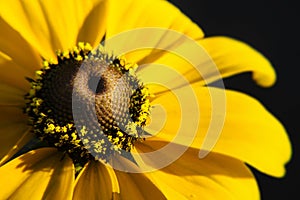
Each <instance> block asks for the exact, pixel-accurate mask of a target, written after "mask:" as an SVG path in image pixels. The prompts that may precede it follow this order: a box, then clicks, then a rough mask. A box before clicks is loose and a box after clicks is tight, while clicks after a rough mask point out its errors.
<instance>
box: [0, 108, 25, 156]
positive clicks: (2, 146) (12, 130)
mask: <svg viewBox="0 0 300 200" xmlns="http://www.w3.org/2000/svg"><path fill="white" fill-rule="evenodd" d="M28 129H29V127H28V126H27V119H26V117H25V116H24V115H23V113H22V109H21V108H17V107H3V106H0V160H1V159H2V157H3V156H5V155H6V154H7V153H8V152H9V151H10V150H11V149H12V148H13V147H14V146H15V145H16V144H17V143H18V141H19V140H20V139H21V138H22V137H23V135H24V134H25V133H26V131H27V130H28Z"/></svg>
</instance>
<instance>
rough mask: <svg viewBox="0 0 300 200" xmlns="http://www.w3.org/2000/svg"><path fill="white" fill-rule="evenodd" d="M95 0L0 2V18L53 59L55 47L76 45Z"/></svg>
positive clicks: (95, 2)
mask: <svg viewBox="0 0 300 200" xmlns="http://www.w3.org/2000/svg"><path fill="white" fill-rule="evenodd" d="M98 2H99V1H97V0H96V1H75V2H74V1H72V0H66V1H34V2H30V3H26V2H24V1H15V0H13V1H10V2H6V3H4V2H3V3H0V7H1V17H2V18H3V19H4V20H5V22H7V23H8V24H9V25H10V26H11V27H12V28H13V29H14V30H16V31H17V32H19V33H20V35H21V36H22V37H23V38H24V39H25V40H26V41H28V43H30V44H31V45H32V46H33V47H34V48H35V49H37V51H38V52H39V53H40V54H41V55H42V56H43V57H44V58H46V59H50V58H52V59H55V58H56V56H55V51H56V50H57V49H61V50H68V49H69V48H72V47H73V46H74V45H75V44H76V41H77V37H78V34H79V30H80V28H82V26H83V27H86V25H83V24H84V20H85V19H86V18H87V16H88V15H89V14H90V12H91V11H92V10H93V8H94V6H95V5H97V3H98ZM99 14H102V13H99ZM90 19H94V18H93V17H92V18H90ZM88 24H90V23H88ZM95 25H96V26H97V24H95ZM97 27H98V26H97ZM101 28H102V29H103V28H104V27H101ZM96 29H98V28H96ZM93 30H94V29H93ZM91 31H92V30H91ZM89 36H90V35H89ZM87 39H89V38H87Z"/></svg>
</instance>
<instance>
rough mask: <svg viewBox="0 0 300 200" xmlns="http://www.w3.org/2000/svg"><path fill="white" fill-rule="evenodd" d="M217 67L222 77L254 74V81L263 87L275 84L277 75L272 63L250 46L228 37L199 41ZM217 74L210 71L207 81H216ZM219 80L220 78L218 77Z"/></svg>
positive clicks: (206, 76)
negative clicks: (246, 73)
mask: <svg viewBox="0 0 300 200" xmlns="http://www.w3.org/2000/svg"><path fill="white" fill-rule="evenodd" d="M198 42H199V44H200V45H201V46H202V47H203V48H204V49H205V50H206V51H207V52H208V54H209V55H210V56H211V58H212V59H213V61H214V62H215V64H216V65H217V67H218V69H219V71H220V73H221V74H222V77H229V76H232V75H235V74H239V73H242V72H253V79H254V80H255V81H256V83H257V84H259V85H260V86H263V87H269V86H271V85H273V84H274V82H275V80H276V74H275V71H274V69H273V67H272V66H271V63H270V62H269V61H268V60H267V59H266V58H265V57H264V56H263V55H262V54H260V53H259V52H258V51H256V50H255V49H253V48H252V47H250V46H249V45H247V44H245V43H243V42H240V41H238V40H234V39H231V38H228V37H211V38H205V39H203V40H199V41H198ZM214 75H215V73H211V74H210V72H209V71H208V72H207V74H206V75H205V78H206V79H207V80H210V81H212V80H214V79H215V78H214ZM216 78H219V77H216Z"/></svg>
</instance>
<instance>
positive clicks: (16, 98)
mask: <svg viewBox="0 0 300 200" xmlns="http://www.w3.org/2000/svg"><path fill="white" fill-rule="evenodd" d="M24 95H25V92H24V91H22V90H21V89H18V88H15V87H12V86H10V85H6V84H3V83H0V106H16V107H17V106H18V107H21V106H24V105H25V101H24Z"/></svg>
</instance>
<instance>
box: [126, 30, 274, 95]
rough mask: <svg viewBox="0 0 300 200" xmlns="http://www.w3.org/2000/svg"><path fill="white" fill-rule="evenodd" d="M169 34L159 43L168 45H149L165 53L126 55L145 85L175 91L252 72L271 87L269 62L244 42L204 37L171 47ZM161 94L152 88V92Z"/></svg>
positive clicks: (272, 76)
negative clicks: (136, 65)
mask: <svg viewBox="0 0 300 200" xmlns="http://www.w3.org/2000/svg"><path fill="white" fill-rule="evenodd" d="M151 35H153V34H151ZM170 35H171V34H169V36H168V37H166V36H165V35H164V37H162V39H161V41H160V42H166V41H165V38H169V40H167V41H169V42H170V43H169V46H167V45H166V44H165V45H164V46H162V45H160V44H158V45H156V46H152V47H153V48H156V47H160V49H163V50H165V51H163V50H159V49H156V50H151V51H150V50H148V49H141V50H139V49H138V50H135V51H133V52H130V53H128V54H127V55H126V57H127V58H128V60H129V61H130V60H133V61H137V63H138V64H139V65H141V66H140V67H139V68H138V70H139V71H138V75H139V76H140V78H141V79H142V80H143V81H144V82H146V83H147V82H150V83H156V84H160V85H163V86H165V87H167V88H171V89H174V88H176V87H181V86H183V85H186V84H188V83H195V82H200V83H201V84H202V85H207V84H208V83H211V82H213V81H216V80H219V79H222V78H226V77H229V76H232V75H235V74H238V73H243V72H253V78H254V80H255V81H256V82H257V83H258V84H259V85H261V86H265V87H266V86H271V85H272V84H273V83H274V82H275V79H276V75H275V72H274V69H273V68H272V66H271V64H270V62H269V61H268V60H267V59H266V58H265V57H264V56H263V55H262V54H260V53H259V52H257V51H256V50H254V49H253V48H251V47H250V46H248V45H247V44H245V43H242V42H240V41H237V40H234V39H230V38H226V37H212V38H204V39H201V40H198V41H197V42H196V41H191V40H188V39H186V38H184V37H181V38H180V39H181V40H177V44H176V45H174V44H173V43H174V42H171V41H172V40H171V39H170ZM173 38H174V37H173ZM151 40H152V39H151ZM151 40H150V41H151ZM147 41H148V40H147ZM167 51H168V52H167ZM142 56H144V57H142ZM158 70H159V71H160V73H157V71H158ZM161 80H164V81H161ZM164 91H166V90H162V88H160V89H158V88H155V90H154V93H161V92H164Z"/></svg>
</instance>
